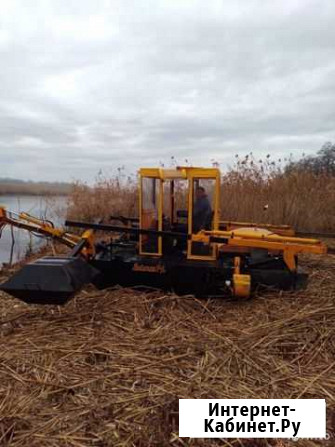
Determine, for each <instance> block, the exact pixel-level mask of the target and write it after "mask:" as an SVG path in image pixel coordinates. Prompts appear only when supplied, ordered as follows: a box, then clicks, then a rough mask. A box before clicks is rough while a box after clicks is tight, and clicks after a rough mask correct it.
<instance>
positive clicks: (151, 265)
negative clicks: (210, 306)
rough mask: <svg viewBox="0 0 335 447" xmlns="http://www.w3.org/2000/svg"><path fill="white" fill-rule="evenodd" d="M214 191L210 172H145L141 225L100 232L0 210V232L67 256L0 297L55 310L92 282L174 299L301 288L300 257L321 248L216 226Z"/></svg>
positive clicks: (214, 174) (127, 222)
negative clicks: (23, 235) (56, 245)
mask: <svg viewBox="0 0 335 447" xmlns="http://www.w3.org/2000/svg"><path fill="white" fill-rule="evenodd" d="M220 190H221V180H220V171H219V170H218V169H217V168H197V167H185V166H181V167H176V168H173V169H163V168H142V169H140V171H139V204H138V217H123V216H111V219H110V221H109V222H107V223H90V222H81V221H74V220H67V221H66V222H65V226H66V228H67V229H62V228H54V227H53V225H52V224H51V223H50V222H44V221H40V220H39V219H36V218H33V217H32V216H29V215H27V214H25V213H23V214H20V215H18V216H16V217H14V216H13V215H12V214H11V213H10V212H8V211H6V210H5V209H4V208H2V209H1V208H0V227H1V225H2V226H4V225H12V226H16V227H19V228H23V229H26V230H28V231H31V232H33V233H38V234H40V235H44V236H45V237H48V238H51V239H53V240H57V241H59V242H61V243H63V244H65V245H67V246H69V247H70V251H69V253H68V255H66V256H62V257H60V256H58V257H51V256H47V257H43V258H41V259H38V260H37V261H34V262H31V263H28V264H26V265H24V266H23V268H21V269H20V270H19V271H18V272H17V273H15V274H14V275H13V276H12V277H11V278H9V279H8V280H7V281H6V282H4V283H3V284H1V285H0V289H1V290H3V291H5V292H6V293H8V294H10V295H12V296H14V297H17V298H19V299H20V300H23V301H25V302H27V303H39V304H57V305H58V304H64V303H66V302H67V301H68V300H69V299H70V298H71V297H72V296H73V295H75V293H77V292H78V291H79V290H80V289H81V288H82V287H83V286H84V285H85V284H89V283H92V284H94V285H95V286H96V287H97V288H99V289H103V288H107V287H111V286H114V285H116V284H119V285H121V286H144V287H148V286H150V287H156V288H160V289H165V290H172V291H174V292H175V293H177V294H180V295H183V294H194V295H195V296H197V297H209V296H216V297H217V296H235V297H237V298H241V299H245V298H248V297H249V296H250V295H251V294H252V292H253V290H255V289H256V288H258V287H264V286H265V287H272V288H276V289H283V290H287V289H295V288H299V287H304V286H306V282H307V274H306V273H304V272H302V271H300V268H299V266H298V256H299V255H300V254H303V253H314V254H319V255H322V254H325V253H326V252H327V247H326V245H325V244H324V243H323V242H321V241H320V240H318V239H314V238H304V237H297V236H296V235H295V232H294V230H293V229H292V228H291V227H289V226H287V225H270V224H255V223H248V222H229V221H221V220H220V209H219V204H220ZM69 228H77V229H79V230H77V231H83V232H82V234H76V233H73V232H70V231H69V230H68V229H69ZM101 234H103V235H105V238H106V237H107V239H101V237H98V236H99V235H101ZM106 234H107V236H106Z"/></svg>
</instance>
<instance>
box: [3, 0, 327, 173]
mask: <svg viewBox="0 0 335 447" xmlns="http://www.w3.org/2000/svg"><path fill="white" fill-rule="evenodd" d="M334 24H335V1H334V0H315V1H314V0H313V1H309V0H287V1H286V0H278V1H276V0H260V1H257V0H240V1H237V0H224V1H223V0H222V1H216V0H207V1H205V0H200V1H196V0H193V1H183V0H166V1H160V0H152V1H151V0H132V1H130V0H120V1H107V0H106V1H104V0H100V1H99V0H94V1H92V0H78V1H72V0H50V1H48V0H29V1H28V0H22V1H15V0H0V56H1V60H0V117H1V120H0V168H1V170H0V177H6V176H7V177H17V178H23V179H35V180H50V181H54V180H71V179H82V180H88V181H91V180H92V179H93V178H94V177H95V176H96V174H97V172H98V171H99V169H100V168H101V169H103V171H104V173H105V174H107V175H108V174H113V173H114V172H115V171H116V169H117V167H120V166H122V165H125V166H126V167H127V168H128V170H129V171H133V172H135V170H136V169H137V168H138V167H140V166H146V165H149V166H150V165H151V166H153V165H157V164H158V163H159V162H164V163H166V164H169V160H170V157H171V156H175V157H176V159H177V161H178V162H179V163H180V164H182V163H183V162H184V160H185V159H188V160H189V161H190V162H191V163H193V164H204V165H210V163H211V160H212V159H215V160H217V161H219V162H220V163H221V164H222V166H224V165H225V164H227V163H231V162H232V160H233V156H234V154H235V153H237V152H238V153H239V154H241V155H243V154H244V153H247V152H249V151H253V152H254V153H255V154H256V155H257V156H264V155H266V154H267V153H271V154H272V155H273V157H283V156H285V155H288V154H289V153H290V152H292V153H293V154H294V155H295V156H298V155H299V154H301V153H302V152H303V151H305V153H313V152H316V151H317V150H318V149H319V148H320V147H321V146H322V144H323V143H324V142H325V141H335V25H334Z"/></svg>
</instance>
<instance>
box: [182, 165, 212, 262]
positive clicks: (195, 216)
mask: <svg viewBox="0 0 335 447" xmlns="http://www.w3.org/2000/svg"><path fill="white" fill-rule="evenodd" d="M219 189H220V178H219V176H218V175H215V176H213V173H212V172H211V173H209V174H208V176H206V173H205V172H199V173H197V172H194V173H192V174H191V175H190V177H189V195H188V238H189V240H188V246H187V258H188V259H200V260H201V259H202V260H215V259H216V244H215V243H210V242H209V236H204V235H202V234H201V232H202V231H213V230H216V229H217V228H218V221H219Z"/></svg>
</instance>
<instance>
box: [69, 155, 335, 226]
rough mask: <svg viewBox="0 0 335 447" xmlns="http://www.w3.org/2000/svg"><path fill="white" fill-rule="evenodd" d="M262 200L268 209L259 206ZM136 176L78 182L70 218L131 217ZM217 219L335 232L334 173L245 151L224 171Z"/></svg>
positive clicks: (87, 219)
mask: <svg viewBox="0 0 335 447" xmlns="http://www.w3.org/2000/svg"><path fill="white" fill-rule="evenodd" d="M264 205H268V209H267V211H266V212H265V211H264ZM137 213H138V209H137V181H136V180H134V178H132V177H130V178H128V179H127V181H125V180H124V179H122V178H120V177H119V176H115V177H112V178H102V177H100V178H99V179H98V181H97V183H96V185H95V186H94V187H88V186H87V185H85V184H81V183H77V184H76V185H74V187H73V192H72V194H71V195H70V196H69V211H68V217H69V218H76V219H82V220H86V221H96V220H101V219H102V220H108V218H109V216H110V215H118V214H121V215H124V216H136V215H137ZM221 218H222V220H240V221H253V222H260V223H273V224H287V225H292V226H293V227H294V228H295V229H296V230H299V231H315V232H317V231H319V232H325V233H327V232H335V177H331V176H329V175H327V174H320V175H315V174H313V173H311V172H302V171H291V172H286V171H285V169H284V167H283V166H282V165H281V164H280V163H279V164H278V162H277V164H276V162H274V161H271V158H266V159H265V160H259V161H256V160H254V159H253V157H252V155H249V156H246V157H245V158H244V159H242V160H239V159H237V162H236V163H235V165H233V166H231V167H230V168H229V169H228V171H226V172H223V176H222V187H221Z"/></svg>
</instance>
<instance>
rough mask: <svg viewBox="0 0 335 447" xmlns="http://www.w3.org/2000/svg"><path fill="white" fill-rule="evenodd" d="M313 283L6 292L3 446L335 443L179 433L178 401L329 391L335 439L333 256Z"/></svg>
mask: <svg viewBox="0 0 335 447" xmlns="http://www.w3.org/2000/svg"><path fill="white" fill-rule="evenodd" d="M303 266H304V268H305V269H307V270H308V271H309V272H310V273H311V278H310V284H309V287H308V290H307V291H299V292H294V293H288V292H285V293H283V292H281V293H279V292H274V291H270V290H269V291H268V292H266V293H263V294H262V295H256V296H255V297H254V299H253V300H250V301H247V302H238V301H225V300H209V301H205V300H204V301H199V300H197V299H195V298H193V297H177V296H175V295H163V294H162V292H158V291H152V292H150V293H143V292H140V291H135V290H131V289H113V290H105V291H102V292H97V291H95V290H93V289H91V288H88V289H86V290H84V291H83V292H82V293H81V294H80V295H79V296H78V297H77V298H75V299H74V300H73V301H72V302H70V303H69V304H68V305H67V306H65V307H63V308H58V307H38V306H35V307H34V306H30V307H29V306H27V305H25V304H22V303H19V302H18V301H16V300H14V299H11V298H9V297H8V296H4V295H1V296H0V311H1V321H0V331H1V358H0V445H4V446H5V445H6V446H7V445H8V446H11V447H19V446H20V447H21V446H25V447H26V446H27V447H28V446H29V447H35V446H38V447H43V446H48V447H50V446H55V447H56V446H57V447H62V446H64V447H65V446H67V447H70V446H71V447H72V446H73V447H82V446H99V447H107V446H168V445H172V446H200V445H201V446H211V445H212V446H214V445H221V446H234V447H237V446H238V447H256V446H259V447H261V446H262V447H266V446H277V447H279V446H281V447H286V446H303V447H314V446H318V445H325V446H329V447H331V446H333V445H334V444H335V440H334V438H333V440H332V441H327V442H326V441H323V442H322V441H312V440H310V441H307V440H305V441H298V442H294V443H293V442H292V441H275V440H271V441H270V440H269V441H265V440H263V441H261V440H259V441H256V440H249V441H248V440H243V439H240V440H227V441H224V440H216V439H213V440H195V439H194V440H188V439H179V438H178V399H179V398H298V397H302V398H325V399H326V400H327V408H328V430H329V431H330V432H332V435H333V436H335V429H334V428H335V427H334V426H335V396H334V391H335V374H334V371H335V336H334V335H335V334H334V332H335V306H334V299H335V258H334V257H331V256H325V257H322V258H321V259H320V258H319V257H314V256H308V257H305V258H304V259H303Z"/></svg>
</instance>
